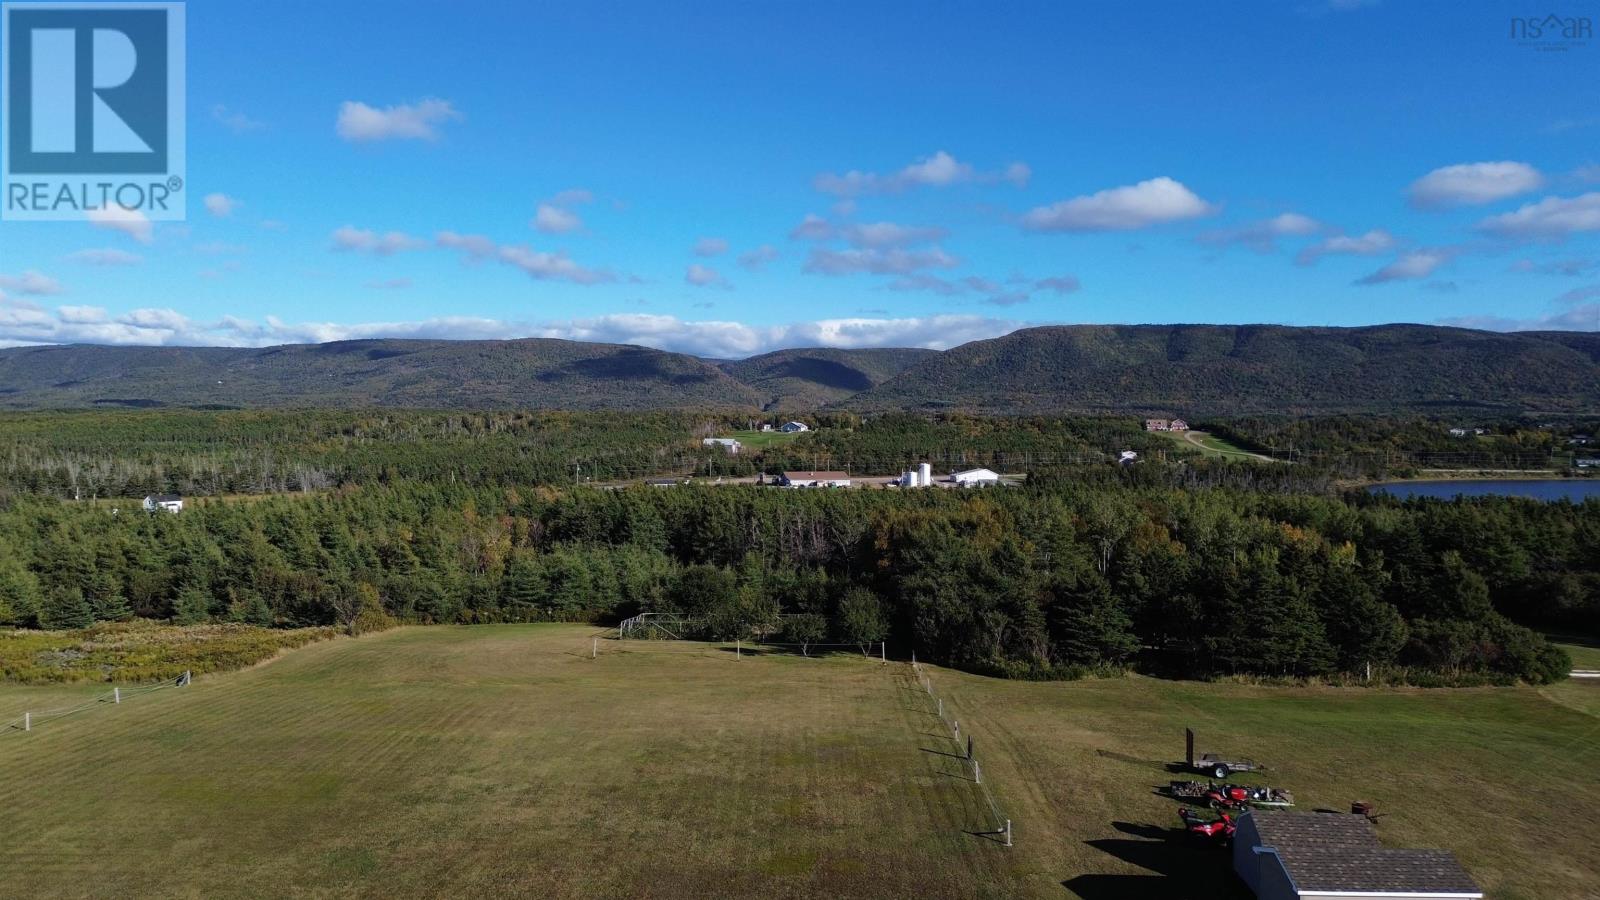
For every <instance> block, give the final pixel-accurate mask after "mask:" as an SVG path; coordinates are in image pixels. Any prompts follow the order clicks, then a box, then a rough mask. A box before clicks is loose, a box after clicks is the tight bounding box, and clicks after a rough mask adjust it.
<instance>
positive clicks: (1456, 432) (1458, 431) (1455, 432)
mask: <svg viewBox="0 0 1600 900" xmlns="http://www.w3.org/2000/svg"><path fill="white" fill-rule="evenodd" d="M1450 436H1451V437H1466V436H1467V430H1466V429H1465V428H1452V429H1450Z"/></svg>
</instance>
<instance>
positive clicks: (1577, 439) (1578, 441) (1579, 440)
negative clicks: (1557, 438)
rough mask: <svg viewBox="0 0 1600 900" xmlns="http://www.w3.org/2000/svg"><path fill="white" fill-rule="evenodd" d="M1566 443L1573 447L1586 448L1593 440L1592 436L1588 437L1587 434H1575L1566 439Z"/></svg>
mask: <svg viewBox="0 0 1600 900" xmlns="http://www.w3.org/2000/svg"><path fill="white" fill-rule="evenodd" d="M1567 443H1569V444H1573V445H1576V446H1579V447H1587V446H1589V445H1590V444H1592V443H1594V438H1593V437H1592V436H1590V435H1587V434H1575V435H1573V436H1572V437H1570V438H1568V439H1567Z"/></svg>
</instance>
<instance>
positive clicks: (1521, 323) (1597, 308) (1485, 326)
mask: <svg viewBox="0 0 1600 900" xmlns="http://www.w3.org/2000/svg"><path fill="white" fill-rule="evenodd" d="M1438 324H1440V325H1454V326H1456V327H1457V328H1477V329H1481V330H1484V331H1600V303H1585V304H1580V305H1577V306H1574V307H1572V308H1571V309H1566V310H1561V311H1560V312H1554V313H1551V314H1549V315H1547V316H1535V317H1533V318H1528V319H1514V318H1511V317H1508V316H1496V315H1478V316H1451V317H1449V318H1446V319H1440V320H1439V321H1438Z"/></svg>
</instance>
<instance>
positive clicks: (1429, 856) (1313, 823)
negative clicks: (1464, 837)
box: [1233, 810, 1483, 900]
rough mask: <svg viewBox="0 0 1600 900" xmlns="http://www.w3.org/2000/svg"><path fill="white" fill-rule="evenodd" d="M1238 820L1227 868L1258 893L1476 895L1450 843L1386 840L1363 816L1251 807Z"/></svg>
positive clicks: (1264, 897)
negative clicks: (1435, 846)
mask: <svg viewBox="0 0 1600 900" xmlns="http://www.w3.org/2000/svg"><path fill="white" fill-rule="evenodd" d="M1238 826H1239V827H1238V831H1237V832H1236V833H1235V834H1234V837H1233V870H1234V872H1235V873H1237V874H1238V876H1239V877H1240V878H1241V879H1242V880H1243V881H1244V883H1245V884H1246V885H1249V887H1250V889H1251V890H1252V891H1254V892H1255V895H1256V897H1257V898H1258V900H1302V898H1313V897H1315V898H1344V897H1407V898H1413V900H1444V898H1450V900H1477V898H1481V897H1483V889H1482V888H1480V887H1478V885H1477V884H1476V883H1475V882H1473V880H1472V876H1470V875H1468V874H1467V871H1466V870H1465V869H1463V868H1462V867H1461V864H1460V863H1459V862H1457V861H1456V858H1455V856H1454V855H1453V854H1452V853H1450V851H1448V850H1396V849H1391V848H1388V847H1385V846H1383V845H1382V844H1381V843H1379V842H1378V832H1377V829H1376V828H1374V827H1373V825H1372V822H1371V821H1370V820H1369V819H1367V817H1366V816H1358V815H1346V814H1343V813H1316V812H1271V811H1265V810H1251V811H1250V812H1247V813H1244V814H1243V815H1242V816H1240V817H1239V822H1238Z"/></svg>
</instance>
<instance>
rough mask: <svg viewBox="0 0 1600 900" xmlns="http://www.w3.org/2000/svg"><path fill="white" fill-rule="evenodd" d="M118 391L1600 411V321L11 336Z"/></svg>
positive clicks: (23, 363)
mask: <svg viewBox="0 0 1600 900" xmlns="http://www.w3.org/2000/svg"><path fill="white" fill-rule="evenodd" d="M117 406H129V407H152V406H177V407H200V408H206V407H226V408H258V407H323V406H332V407H371V406H375V407H384V406H392V407H411V408H467V409H487V408H519V407H527V408H547V409H573V410H583V409H616V410H641V409H663V408H687V407H696V408H713V409H741V410H768V411H780V410H781V411H794V412H799V411H802V410H807V409H824V408H837V409H845V410H852V411H857V412H865V413H872V412H881V411H888V410H913V411H914V410H949V409H959V410H970V411H974V412H989V413H1054V412H1118V413H1168V414H1173V415H1180V414H1181V415H1186V416H1191V417H1193V416H1197V415H1230V414H1245V413H1249V414H1260V413H1264V412H1269V413H1270V412H1281V413H1285V414H1317V413H1333V412H1365V411H1393V410H1410V411H1434V410H1448V409H1481V410H1502V411H1506V412H1515V411H1530V412H1531V411H1540V412H1546V411H1548V412H1576V413H1595V412H1597V411H1600V334H1597V333H1593V332H1517V333H1499V332H1488V331H1476V330H1472V329H1463V328H1450V327H1443V326H1432V325H1411V324H1391V325H1374V326H1363V327H1357V328H1333V327H1320V326H1319V327H1302V326H1286V325H1203V324H1197V325H1190V324H1182V325H1052V326H1039V327H1035V328H1026V329H1021V330H1019V331H1014V332H1011V333H1010V334H1007V335H1003V336H1001V337H997V338H990V339H986V340H980V341H973V342H970V343H967V344H962V345H960V346H957V347H953V348H951V349H949V350H944V351H937V350H927V349H918V348H869V349H856V350H847V349H838V348H793V349H785V350H777V351H772V352H770V353H763V354H758V355H756V356H752V357H749V358H746V359H741V360H705V359H700V358H697V357H694V356H690V355H687V354H682V353H673V352H669V351H664V350H656V349H652V348H649V347H642V346H637V345H629V344H600V343H586V342H579V341H567V340H559V339H553V338H522V339H517V340H508V341H447V340H426V339H371V340H354V341H337V342H331V343H325V344H283V345H277V346H273V347H262V348H226V347H164V346H163V347H127V346H107V345H96V344H67V345H41V346H32V347H13V348H6V349H0V408H7V409H39V408H73V407H117Z"/></svg>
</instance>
